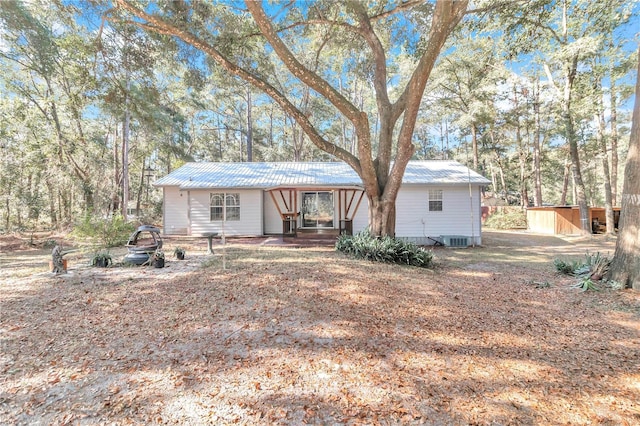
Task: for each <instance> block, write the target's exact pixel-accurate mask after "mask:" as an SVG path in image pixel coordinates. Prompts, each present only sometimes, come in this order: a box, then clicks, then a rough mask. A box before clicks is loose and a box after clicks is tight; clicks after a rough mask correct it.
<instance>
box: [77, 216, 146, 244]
mask: <svg viewBox="0 0 640 426" xmlns="http://www.w3.org/2000/svg"><path fill="white" fill-rule="evenodd" d="M134 229H135V227H134V225H133V224H132V223H128V222H125V220H124V218H123V217H122V216H121V215H115V216H113V217H111V218H108V219H103V218H96V217H93V216H90V215H87V216H85V217H84V219H83V220H82V222H80V223H79V224H77V225H76V226H75V227H74V229H73V232H72V235H73V236H75V237H76V238H86V239H89V240H92V241H95V242H97V243H99V244H100V245H101V246H103V247H117V246H121V245H123V244H125V243H126V242H127V239H128V238H129V236H130V235H131V233H132V232H133V231H134Z"/></svg>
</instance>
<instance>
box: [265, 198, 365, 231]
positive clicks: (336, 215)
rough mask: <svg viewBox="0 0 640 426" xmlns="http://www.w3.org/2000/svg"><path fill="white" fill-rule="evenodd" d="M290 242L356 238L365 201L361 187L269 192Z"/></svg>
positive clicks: (273, 206) (272, 206) (272, 207)
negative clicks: (343, 236)
mask: <svg viewBox="0 0 640 426" xmlns="http://www.w3.org/2000/svg"><path fill="white" fill-rule="evenodd" d="M266 192H267V193H268V194H269V198H270V199H271V201H272V203H271V205H270V206H268V205H265V209H269V208H271V209H275V210H276V211H277V213H278V216H279V220H280V221H281V222H282V235H283V236H284V237H289V238H322V237H324V238H326V237H329V238H332V237H333V238H335V237H336V236H338V235H340V234H342V233H346V234H349V235H351V234H353V220H354V218H355V216H356V214H357V213H358V211H359V208H360V205H361V203H362V200H363V198H364V191H363V189H362V188H360V187H341V188H330V187H302V188H301V187H296V188H289V187H287V188H284V187H278V188H270V189H268V190H266Z"/></svg>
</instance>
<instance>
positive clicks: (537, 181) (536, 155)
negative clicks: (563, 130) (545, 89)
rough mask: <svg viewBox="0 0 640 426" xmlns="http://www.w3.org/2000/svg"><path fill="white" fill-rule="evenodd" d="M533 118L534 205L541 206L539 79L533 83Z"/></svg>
mask: <svg viewBox="0 0 640 426" xmlns="http://www.w3.org/2000/svg"><path fill="white" fill-rule="evenodd" d="M533 109H534V120H535V132H534V136H533V182H534V186H535V197H534V205H535V206H536V207H540V206H542V172H541V170H540V157H541V148H540V79H539V78H538V79H536V82H535V85H534V99H533Z"/></svg>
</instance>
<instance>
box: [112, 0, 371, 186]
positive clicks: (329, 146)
mask: <svg viewBox="0 0 640 426" xmlns="http://www.w3.org/2000/svg"><path fill="white" fill-rule="evenodd" d="M115 2H116V4H117V5H118V6H119V7H121V8H122V9H124V10H126V11H127V12H129V13H131V14H132V15H134V16H137V17H138V18H140V19H143V20H145V21H146V22H147V23H140V22H131V24H133V25H137V26H139V27H141V28H145V29H147V30H150V31H155V32H162V34H166V35H171V36H173V37H177V38H179V39H181V40H182V41H184V42H185V43H187V44H190V45H192V46H193V47H195V48H197V49H199V50H201V51H203V52H204V53H206V54H207V55H209V56H210V57H211V58H212V59H213V60H214V61H215V62H217V63H218V65H220V66H221V67H222V68H223V69H225V70H226V71H228V72H229V73H231V74H233V75H236V76H238V77H240V78H241V79H243V80H245V81H246V82H248V83H250V84H252V85H253V86H255V87H256V88H258V89H260V90H262V91H263V92H264V93H265V94H267V95H268V96H270V97H271V98H272V99H273V100H274V101H275V102H277V103H278V105H280V107H281V108H282V109H283V110H284V111H285V112H287V113H288V114H290V115H291V116H292V117H293V118H294V119H295V120H296V122H298V124H300V127H302V128H303V129H304V131H305V133H306V134H307V135H308V136H309V138H310V139H311V141H312V142H313V143H314V144H315V145H316V146H317V147H318V148H320V149H322V150H323V151H325V152H327V153H329V154H331V155H333V156H334V157H336V158H338V159H340V160H342V161H344V162H346V163H347V164H349V165H350V166H351V167H352V168H353V169H354V170H355V171H356V172H357V173H359V174H360V172H361V169H360V162H359V161H358V159H357V158H356V157H355V156H354V155H352V154H351V153H350V152H348V151H346V150H345V149H343V148H340V147H339V146H337V145H335V144H333V143H330V142H328V141H327V140H326V139H324V138H323V137H322V136H321V135H320V133H318V131H317V130H316V128H315V127H314V126H313V124H312V123H311V122H310V121H309V119H308V117H307V116H306V115H305V114H303V113H302V112H301V111H300V110H299V109H298V108H297V107H296V106H295V105H293V104H292V103H291V101H289V99H287V97H286V96H285V95H284V94H283V93H281V92H280V91H279V90H278V89H276V88H275V87H274V86H272V85H271V84H269V83H268V82H266V81H265V80H263V79H262V78H260V77H259V76H257V75H255V74H253V73H252V72H250V71H248V70H246V69H244V68H242V67H240V66H238V65H236V64H235V63H233V62H231V61H230V60H229V59H227V58H226V57H225V56H224V55H222V54H221V53H220V52H218V50H217V49H215V48H214V47H213V46H212V45H211V44H209V43H208V42H206V41H205V40H203V39H201V38H199V37H197V36H196V35H194V34H192V33H191V32H189V31H186V30H183V29H181V28H178V27H177V26H175V25H173V24H170V23H168V22H166V21H164V20H163V19H161V18H159V17H157V16H154V15H150V14H148V13H146V12H145V11H143V10H141V9H139V8H137V7H136V6H134V5H132V4H131V3H129V1H127V0H115Z"/></svg>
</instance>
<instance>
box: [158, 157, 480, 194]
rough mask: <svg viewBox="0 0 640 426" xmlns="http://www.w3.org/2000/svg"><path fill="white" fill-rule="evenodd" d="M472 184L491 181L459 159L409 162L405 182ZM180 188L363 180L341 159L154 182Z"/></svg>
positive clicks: (198, 171) (218, 170)
mask: <svg viewBox="0 0 640 426" xmlns="http://www.w3.org/2000/svg"><path fill="white" fill-rule="evenodd" d="M469 182H471V183H472V184H479V185H485V184H489V183H490V181H489V180H488V179H486V178H484V177H483V176H481V175H480V174H478V173H476V172H474V171H472V170H470V169H469V168H468V167H466V166H464V165H462V164H460V163H458V162H456V161H436V160H431V161H410V162H409V164H408V165H407V169H406V171H405V174H404V178H403V180H402V183H403V184H468V183H469ZM154 185H155V186H159V187H163V186H178V187H180V189H209V188H263V189H264V188H274V187H287V186H309V187H311V186H328V187H333V186H335V187H338V186H360V185H362V180H361V179H360V177H359V176H358V174H357V173H356V172H355V171H354V170H353V169H352V168H351V167H350V166H349V165H347V164H346V163H342V162H322V163H321V162H298V163H294V162H289V163H286V162H280V163H204V162H201V163H187V164H185V165H184V166H182V167H180V168H178V169H176V170H174V171H173V172H171V173H169V174H168V175H166V176H164V177H162V178H160V179H158V180H157V181H156V182H154Z"/></svg>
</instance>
